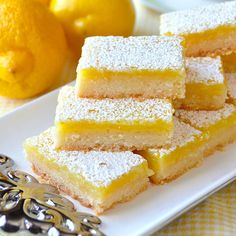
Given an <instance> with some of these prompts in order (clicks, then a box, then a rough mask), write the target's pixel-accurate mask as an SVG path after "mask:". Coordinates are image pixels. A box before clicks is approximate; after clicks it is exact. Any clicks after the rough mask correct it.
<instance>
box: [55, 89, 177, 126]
mask: <svg viewBox="0 0 236 236" xmlns="http://www.w3.org/2000/svg"><path fill="white" fill-rule="evenodd" d="M172 114H173V108H172V105H171V103H170V102H168V101H167V100H162V99H145V100H136V99H134V98H124V99H109V98H105V99H87V98H78V97H77V96H76V93H75V88H74V87H71V86H65V87H63V88H62V89H61V91H60V94H59V98H58V106H57V109H56V118H55V120H56V122H61V121H62V122H63V121H88V122H90V121H91V122H114V123H115V122H125V123H126V124H128V123H131V122H140V123H142V122H145V121H147V122H156V121H157V120H162V121H165V122H172Z"/></svg>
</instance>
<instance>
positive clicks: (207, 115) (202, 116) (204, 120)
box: [175, 104, 236, 129]
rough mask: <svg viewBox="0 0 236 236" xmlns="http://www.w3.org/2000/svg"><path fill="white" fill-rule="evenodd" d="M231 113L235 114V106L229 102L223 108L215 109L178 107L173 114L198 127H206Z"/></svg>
mask: <svg viewBox="0 0 236 236" xmlns="http://www.w3.org/2000/svg"><path fill="white" fill-rule="evenodd" d="M233 114H236V107H235V106H234V105H231V104H225V105H224V107H223V108H221V109H219V110H216V111H187V110H181V109H180V110H177V111H176V112H175V115H176V116H177V117H179V118H180V119H181V120H184V121H186V122H187V123H189V124H191V125H193V126H194V127H197V128H200V129H204V128H208V127H209V125H214V124H216V123H217V122H218V121H220V120H222V119H226V118H228V117H229V116H231V115H233Z"/></svg>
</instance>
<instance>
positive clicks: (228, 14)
mask: <svg viewBox="0 0 236 236" xmlns="http://www.w3.org/2000/svg"><path fill="white" fill-rule="evenodd" d="M160 22H161V23H160V33H161V34H162V35H176V36H183V37H184V38H185V40H186V56H195V57H196V56H209V55H222V54H229V53H230V52H234V51H235V50H236V40H235V38H236V1H228V2H224V3H217V4H211V5H206V6H201V7H198V8H195V9H190V10H181V11H176V12H171V13H166V14H163V15H161V19H160Z"/></svg>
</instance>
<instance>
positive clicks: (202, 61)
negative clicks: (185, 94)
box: [186, 57, 224, 84]
mask: <svg viewBox="0 0 236 236" xmlns="http://www.w3.org/2000/svg"><path fill="white" fill-rule="evenodd" d="M186 74H187V77H186V81H187V83H203V84H223V83H224V75H223V71H222V64H221V59H220V57H216V58H211V57H196V58H193V57H192V58H187V59H186Z"/></svg>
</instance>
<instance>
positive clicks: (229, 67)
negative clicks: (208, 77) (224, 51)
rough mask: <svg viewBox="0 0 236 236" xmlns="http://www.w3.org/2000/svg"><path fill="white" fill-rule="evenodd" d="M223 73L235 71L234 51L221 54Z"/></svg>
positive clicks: (235, 59) (235, 57)
mask: <svg viewBox="0 0 236 236" xmlns="http://www.w3.org/2000/svg"><path fill="white" fill-rule="evenodd" d="M221 59H222V63H223V68H224V72H225V73H236V52H233V53H230V54H229V55H222V56H221Z"/></svg>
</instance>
